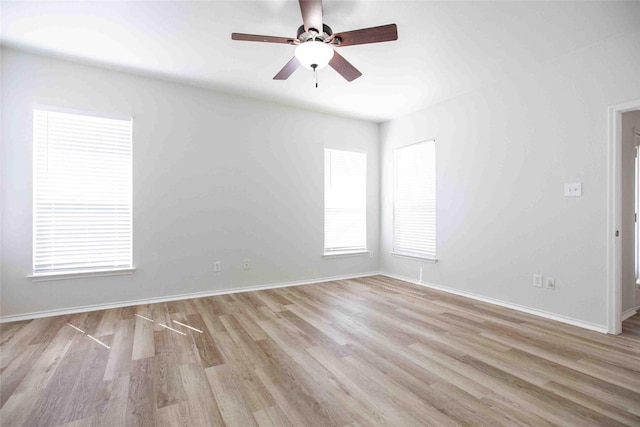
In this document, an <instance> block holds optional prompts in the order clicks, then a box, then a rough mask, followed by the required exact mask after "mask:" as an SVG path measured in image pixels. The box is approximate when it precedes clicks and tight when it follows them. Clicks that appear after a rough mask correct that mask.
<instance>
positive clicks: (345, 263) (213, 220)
mask: <svg viewBox="0 0 640 427" xmlns="http://www.w3.org/2000/svg"><path fill="white" fill-rule="evenodd" d="M1 55H2V65H1V66H2V68H1V70H2V77H1V85H2V101H1V105H0V106H1V108H2V124H3V126H2V164H1V169H2V211H1V218H2V261H1V271H2V276H1V280H2V304H1V307H0V310H1V314H2V316H5V317H6V316H11V315H18V314H24V313H32V312H41V311H48V310H59V309H66V308H72V307H79V306H87V305H93V304H105V303H117V302H122V301H131V300H137V299H146V298H162V297H167V296H172V295H179V294H191V293H196V292H209V291H216V290H225V289H232V288H241V287H246V286H254V285H268V284H276V283H287V282H293V281H305V280H314V279H323V278H330V277H336V276H345V275H359V274H366V273H368V272H373V271H377V270H378V259H377V254H378V252H379V251H378V246H377V245H378V241H379V237H378V233H379V162H378V155H379V149H378V146H379V141H378V125H377V124H375V123H370V122H365V121H358V120H351V119H346V118H341V117H338V116H331V115H324V114H317V113H313V112H307V111H301V110H298V109H294V108H289V107H284V106H279V105H275V104H271V103H266V102H258V101H252V100H248V99H243V98H238V97H232V96H226V95H224V94H220V93H216V92H212V91H210V90H206V89H202V88H197V87H192V86H186V85H181V84H177V83H172V82H167V81H162V80H156V79H151V78H145V77H140V76H135V75H130V74H126V73H122V72H118V71H110V70H104V69H99V68H94V67H90V66H85V65H79V64H74V63H71V62H66V61H61V60H56V59H50V58H46V57H41V56H37V55H32V54H27V53H22V52H18V51H14V50H8V49H3V50H2V51H1ZM318 96H322V92H319V94H318ZM37 105H51V106H58V107H66V108H73V109H77V110H82V111H88V112H97V113H100V112H104V113H115V114H118V115H129V114H130V115H131V116H133V147H134V148H133V199H134V202H133V206H134V207H133V209H134V211H133V215H134V232H133V236H134V237H133V241H134V254H133V255H134V264H135V267H136V268H137V271H136V272H135V273H134V274H133V275H128V276H116V277H96V278H85V279H72V280H59V281H48V282H33V281H32V280H31V279H29V278H28V277H27V276H29V275H30V274H31V270H32V266H31V265H32V264H31V263H32V255H31V254H32V234H31V230H32V192H31V188H32V167H31V156H32V149H31V147H32V110H33V108H34V107H35V106H37ZM325 146H329V147H332V148H341V149H347V150H357V151H362V152H366V153H367V170H368V179H367V192H368V198H367V209H368V224H367V233H368V245H369V249H370V250H371V251H373V253H374V255H375V256H374V257H373V258H370V257H369V256H368V255H366V254H365V255H358V256H350V257H342V258H323V256H322V254H323V239H324V234H323V230H324V228H323V227H324V225H323V218H324V213H323V205H324V193H323V191H324V188H323V185H324V181H323V161H324V157H323V148H324V147H325ZM245 259H248V260H250V264H251V269H250V270H243V269H242V261H243V260H245ZM214 261H221V263H222V272H220V273H214V271H213V263H214Z"/></svg>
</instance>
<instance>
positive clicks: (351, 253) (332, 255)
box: [322, 249, 369, 258]
mask: <svg viewBox="0 0 640 427" xmlns="http://www.w3.org/2000/svg"><path fill="white" fill-rule="evenodd" d="M368 253H369V251H367V250H366V249H362V250H357V251H335V252H325V253H323V254H322V256H323V257H324V258H340V257H345V256H358V255H366V254H368Z"/></svg>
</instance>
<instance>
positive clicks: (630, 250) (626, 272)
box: [607, 100, 640, 334]
mask: <svg viewBox="0 0 640 427" xmlns="http://www.w3.org/2000/svg"><path fill="white" fill-rule="evenodd" d="M637 129H640V100H636V101H632V102H628V103H625V104H620V105H616V106H613V107H609V159H608V162H609V183H608V184H609V185H608V209H607V227H608V228H607V307H608V308H607V331H608V332H609V333H610V334H619V333H620V332H622V321H623V320H624V319H625V318H627V317H630V316H632V315H634V314H635V313H636V311H635V309H636V307H637V302H638V301H636V294H637V293H638V291H637V287H636V283H637V280H638V276H639V274H640V260H638V257H639V256H640V250H639V249H640V230H637V229H638V225H637V222H636V219H637V213H638V212H639V211H638V209H639V206H640V202H637V201H640V197H637V194H639V192H640V185H638V184H639V183H640V161H638V160H636V152H637V151H638V150H637V148H636V147H637V145H636V134H635V132H636V130H637Z"/></svg>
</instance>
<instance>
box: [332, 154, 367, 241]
mask: <svg viewBox="0 0 640 427" xmlns="http://www.w3.org/2000/svg"><path fill="white" fill-rule="evenodd" d="M366 248H367V155H366V154H364V153H355V152H351V151H342V150H333V149H329V148H325V150H324V251H325V253H331V252H349V251H358V250H366Z"/></svg>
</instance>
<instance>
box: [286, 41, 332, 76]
mask: <svg viewBox="0 0 640 427" xmlns="http://www.w3.org/2000/svg"><path fill="white" fill-rule="evenodd" d="M294 55H295V56H296V58H297V59H298V61H299V62H300V65H302V66H303V67H305V68H308V69H309V70H311V69H314V68H315V69H318V70H319V69H321V68H324V67H326V66H327V64H328V63H329V61H331V58H333V48H332V47H331V46H329V45H328V44H327V43H324V42H322V41H320V40H309V41H307V42H305V43H301V44H299V45H298V46H297V47H296V50H295V52H294ZM314 65H315V67H314Z"/></svg>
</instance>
